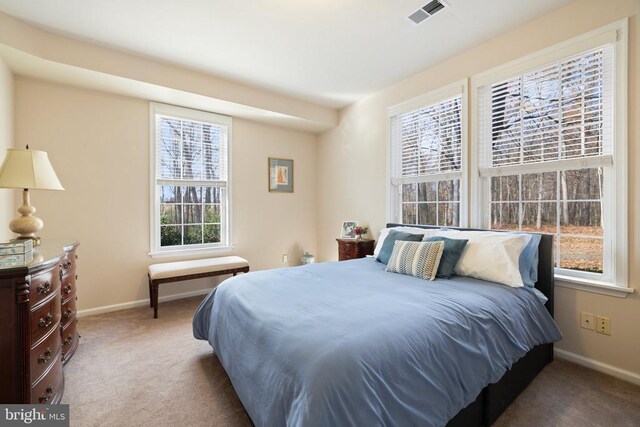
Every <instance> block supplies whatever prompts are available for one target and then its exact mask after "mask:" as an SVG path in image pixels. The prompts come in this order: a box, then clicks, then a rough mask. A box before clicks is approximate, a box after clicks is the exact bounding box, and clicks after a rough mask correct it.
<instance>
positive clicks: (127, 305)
mask: <svg viewBox="0 0 640 427" xmlns="http://www.w3.org/2000/svg"><path fill="white" fill-rule="evenodd" d="M209 292H211V289H198V290H197V291H189V292H183V293H181V294H174V295H166V296H162V297H158V302H166V301H173V300H177V299H182V298H189V297H195V296H198V295H205V294H208V293H209ZM143 306H147V307H149V299H148V298H147V299H141V300H138V301H129V302H122V303H120V304H113V305H105V306H102V307H95V308H87V309H85V310H78V313H77V316H78V317H85V316H93V315H94V314H102V313H110V312H112V311H118V310H126V309H127V308H134V307H143Z"/></svg>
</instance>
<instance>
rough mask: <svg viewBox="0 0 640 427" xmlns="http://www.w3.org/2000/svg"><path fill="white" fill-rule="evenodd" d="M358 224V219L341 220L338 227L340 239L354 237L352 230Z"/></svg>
mask: <svg viewBox="0 0 640 427" xmlns="http://www.w3.org/2000/svg"><path fill="white" fill-rule="evenodd" d="M356 225H358V221H343V222H342V228H341V229H340V238H341V239H355V238H356V234H355V233H354V232H353V228H354V227H355V226H356Z"/></svg>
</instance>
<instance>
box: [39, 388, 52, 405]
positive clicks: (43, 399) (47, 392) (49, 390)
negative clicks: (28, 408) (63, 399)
mask: <svg viewBox="0 0 640 427" xmlns="http://www.w3.org/2000/svg"><path fill="white" fill-rule="evenodd" d="M52 396H53V388H51V386H49V387H47V389H46V390H45V392H44V394H43V395H42V396H40V398H39V399H38V401H39V402H40V403H47V402H48V401H49V400H50V399H51V397H52Z"/></svg>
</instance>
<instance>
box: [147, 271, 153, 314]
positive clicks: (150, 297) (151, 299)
mask: <svg viewBox="0 0 640 427" xmlns="http://www.w3.org/2000/svg"><path fill="white" fill-rule="evenodd" d="M147 277H148V278H149V307H151V308H153V297H152V291H151V276H147Z"/></svg>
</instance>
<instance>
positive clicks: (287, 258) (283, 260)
mask: <svg viewBox="0 0 640 427" xmlns="http://www.w3.org/2000/svg"><path fill="white" fill-rule="evenodd" d="M282 262H289V255H287V254H282Z"/></svg>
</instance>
